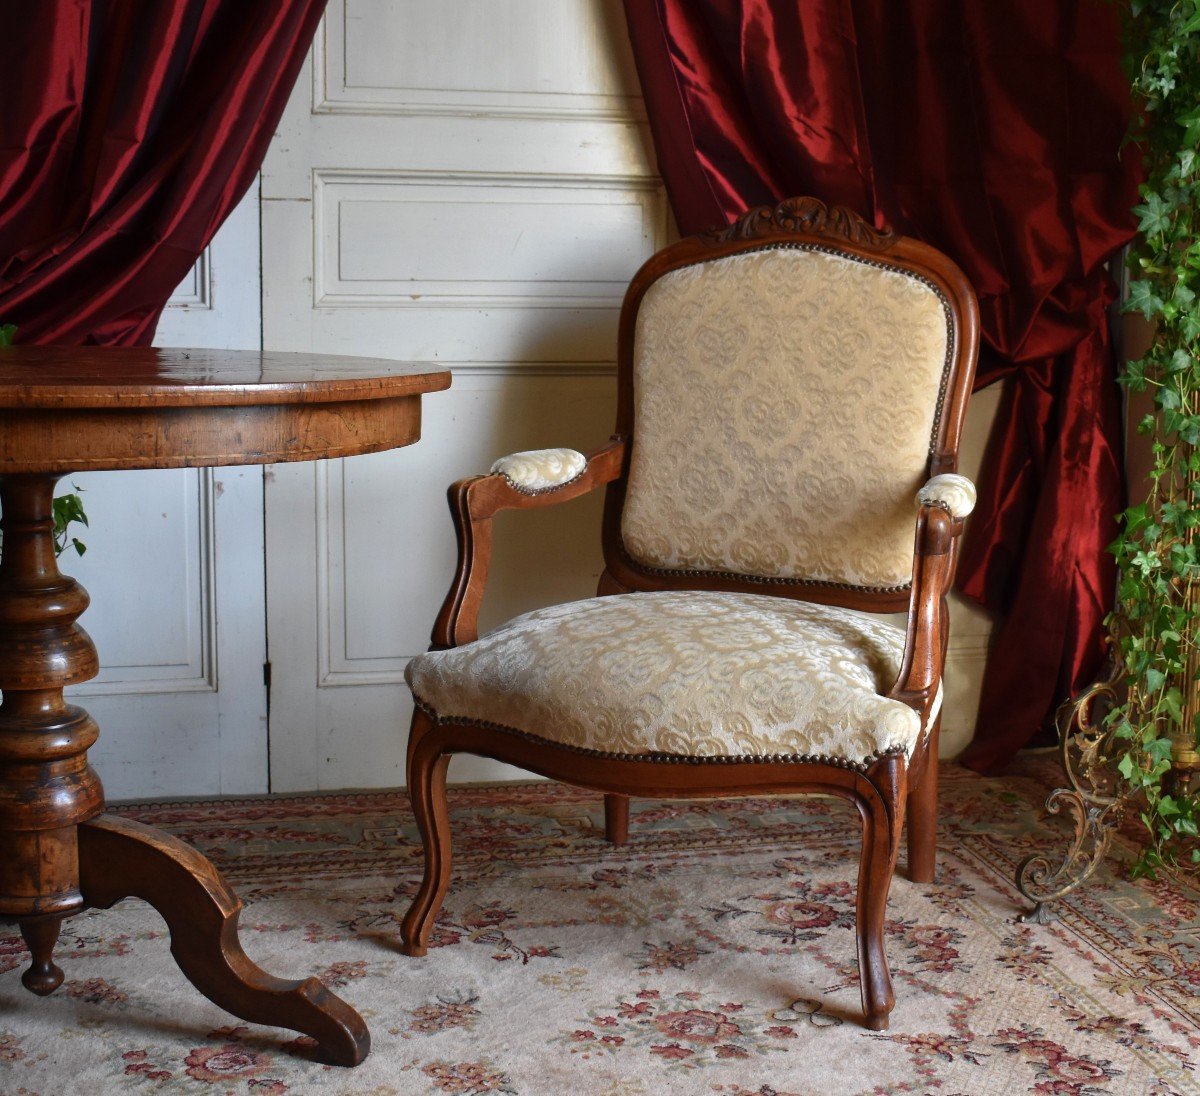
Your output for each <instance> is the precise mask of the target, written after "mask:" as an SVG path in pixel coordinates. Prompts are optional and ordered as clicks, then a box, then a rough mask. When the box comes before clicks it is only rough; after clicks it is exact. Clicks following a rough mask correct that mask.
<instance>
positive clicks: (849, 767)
mask: <svg viewBox="0 0 1200 1096" xmlns="http://www.w3.org/2000/svg"><path fill="white" fill-rule="evenodd" d="M772 247H802V248H807V249H814V250H821V251H826V252H830V253H832V254H835V255H842V256H849V257H851V258H855V259H858V260H861V261H864V262H867V263H870V264H872V265H875V266H880V267H883V268H885V269H891V270H895V271H898V272H901V273H907V274H910V275H912V276H915V277H917V278H919V279H920V280H922V281H923V282H925V283H926V284H927V285H929V286H930V287H931V288H932V289H933V290H934V291H935V292H936V293H937V294H938V296H939V297H940V298H941V300H942V302H943V304H944V306H945V309H946V315H947V333H948V338H949V352H948V355H947V365H946V371H945V374H944V377H943V383H942V388H941V391H940V393H939V406H938V408H937V415H936V419H935V423H936V426H935V430H934V432H933V439H932V445H931V449H930V456H929V469H928V472H929V475H931V476H932V475H938V474H941V473H944V472H953V471H955V470H956V467H957V459H958V446H959V439H960V437H961V434H962V425H963V420H964V418H965V415H966V409H967V400H968V397H969V394H970V391H971V384H972V381H973V377H974V368H975V360H976V356H977V353H978V339H979V335H978V332H979V321H978V308H977V305H976V301H975V295H974V293H973V291H972V289H971V287H970V285H969V283H968V282H967V280H966V277H965V276H964V275H963V273H962V272H961V271H960V270H959V269H958V267H957V266H955V265H954V263H952V262H951V261H950V260H949V259H948V258H946V257H945V256H944V255H942V254H941V253H940V252H938V251H935V250H934V249H933V248H931V247H928V246H927V245H925V244H922V243H920V242H918V241H916V240H912V239H908V238H906V237H901V236H897V235H895V234H894V233H891V232H886V231H880V230H877V229H875V228H873V227H871V226H870V225H868V224H867V223H866V222H864V221H863V220H862V219H861V218H859V217H858V216H857V215H856V214H854V213H851V212H850V211H848V210H845V209H841V208H839V207H834V208H832V209H831V208H827V207H826V206H825V205H824V204H823V203H821V202H819V201H817V200H816V199H813V198H796V199H792V200H790V201H787V202H784V203H782V204H781V205H779V206H777V207H775V208H771V207H767V206H764V207H761V208H759V209H755V210H751V211H750V212H749V213H747V214H745V215H744V216H743V217H741V218H740V219H739V220H737V221H736V222H734V223H733V224H732V225H730V226H729V227H728V228H726V229H723V230H720V231H717V232H713V233H709V234H707V235H704V236H698V237H690V238H688V239H684V240H681V241H679V242H678V243H675V244H673V245H671V246H669V247H667V248H665V249H664V250H662V251H660V252H658V253H657V254H656V255H654V256H653V257H652V258H651V259H650V260H648V261H647V262H646V264H645V265H644V266H643V267H642V268H641V270H639V271H638V273H637V274H636V275H635V277H634V279H633V281H632V282H631V284H630V286H629V289H628V292H627V293H626V296H625V301H624V305H623V307H622V312H621V321H620V330H619V337H618V338H619V341H618V398H617V425H616V431H615V433H614V435H613V437H612V439H611V440H610V441H609V443H608V444H607V445H605V446H603V447H601V448H600V449H598V450H596V451H594V452H593V453H591V454H590V455H589V456H588V460H587V465H586V467H585V468H584V470H583V472H582V473H581V474H580V475H578V476H577V477H575V478H574V479H573V480H571V481H569V482H568V483H566V484H563V485H561V486H558V487H555V488H551V489H548V490H544V491H533V492H530V491H523V490H520V489H518V488H517V487H515V486H514V485H513V484H512V483H510V482H509V481H508V480H507V479H506V478H505V477H504V476H503V475H497V474H493V475H487V476H476V477H472V478H470V479H466V480H461V481H459V482H458V483H455V484H454V485H453V486H452V487H451V488H450V491H449V501H450V509H451V514H452V517H453V520H454V524H455V530H456V533H457V536H458V567H457V570H456V573H455V577H454V580H453V581H452V583H451V587H450V591H449V593H448V594H447V596H446V600H445V602H444V603H443V606H442V609H441V611H440V613H439V614H438V618H437V621H436V623H435V625H434V629H433V637H432V639H433V642H432V644H431V649H432V650H444V649H447V648H450V647H456V646H460V645H461V644H463V643H469V642H472V641H473V640H475V639H476V638H477V636H478V616H479V607H480V604H481V602H482V599H483V593H484V588H485V585H486V582H487V575H488V569H489V564H490V558H491V539H492V517H493V516H494V515H495V514H496V513H498V512H500V511H501V510H509V509H533V508H538V507H541V506H547V505H554V504H557V503H559V502H565V501H567V500H569V499H572V498H577V497H578V496H580V495H582V494H585V493H587V492H588V491H591V490H594V489H595V488H597V487H599V486H601V485H606V486H607V493H606V499H605V508H604V519H603V528H602V544H603V549H604V559H605V571H604V573H603V575H602V576H601V579H600V586H599V593H600V594H602V595H609V594H619V593H625V592H632V591H640V590H673V589H674V590H727V591H741V592H747V593H756V594H772V595H776V596H781V597H788V598H797V599H802V600H805V601H812V602H819V603H823V604H835V605H840V606H844V607H847V608H850V609H858V610H866V611H871V612H894V611H898V610H902V609H905V608H907V610H908V626H907V633H906V642H905V651H904V660H903V665H902V668H901V671H900V674H899V676H898V678H897V681H896V683H895V685H894V686H893V688H892V689H891V691H890V692H889V694H888V695H889V696H891V697H893V698H895V699H897V700H900V701H902V702H904V703H906V704H908V705H910V706H911V707H913V708H914V709H915V710H916V711H917V712H918V714H919V715H920V717H921V720H922V726H923V727H924V728H925V730H924V732H923V733H922V735H921V738H920V740H919V742H918V744H917V746H916V748H915V750H914V751H913V754H912V756H911V757H909V758H906V757H905V756H904V754H903V753H898V752H893V753H888V754H885V755H883V756H881V757H879V758H878V759H876V760H874V761H872V762H871V763H870V764H864V765H856V764H854V763H851V762H847V761H845V760H843V759H840V758H831V757H803V758H793V757H773V758H760V757H692V756H679V757H664V756H661V755H655V756H654V758H653V759H648V758H646V757H642V756H637V755H616V754H607V753H601V752H598V751H589V750H582V749H579V748H575V747H570V746H565V745H561V744H558V743H554V742H550V741H548V740H545V739H541V738H536V737H534V736H532V735H529V734H525V733H523V732H521V731H519V730H517V729H515V728H509V727H502V726H499V725H496V724H489V723H483V722H465V721H455V720H444V719H438V718H437V717H436V715H435V713H432V712H428V711H425V710H423V709H422V707H421V706H420V705H418V707H417V709H416V711H415V713H414V716H413V723H412V729H411V734H410V739H409V750H408V787H409V792H410V795H411V797H412V801H413V809H414V813H415V815H416V821H417V825H418V828H419V830H420V832H421V837H422V842H423V845H424V851H425V873H424V877H423V879H422V882H421V885H420V888H419V889H418V892H417V894H416V896H415V898H414V900H413V904H412V907H411V908H410V910H409V912H408V914H407V916H406V917H405V919H404V921H403V924H402V928H401V935H402V940H403V949H404V951H405V952H406V954H409V955H423V954H425V952H426V949H427V946H428V937H429V933H430V930H431V929H432V926H433V922H434V918H435V917H436V914H437V911H438V909H439V908H440V906H441V903H442V899H443V897H444V896H445V892H446V889H447V887H448V885H449V879H450V838H449V818H448V814H447V808H446V793H445V784H446V767H447V765H448V763H449V760H450V757H451V756H452V755H453V754H455V753H472V754H478V755H481V756H484V757H490V758H494V759H496V760H498V761H503V762H507V763H509V764H512V765H516V766H518V767H520V768H524V769H527V770H530V771H533V772H536V773H540V774H541V775H543V776H548V777H550V778H552V779H555V780H560V781H563V782H565V783H570V784H575V785H578V786H583V787H588V788H592V789H594V790H596V791H599V792H602V793H603V794H604V799H605V816H606V834H607V836H608V838H609V840H611V841H614V842H623V841H625V840H626V839H627V834H628V809H629V798H630V797H631V796H637V797H650V798H664V797H701V796H727V795H743V794H768V795H769V794H790V793H795V792H798V791H807V792H814V793H824V794H828V795H834V796H838V797H840V798H842V799H845V800H847V801H849V802H850V803H852V804H853V805H854V806H855V807H856V808H857V810H858V812H859V814H860V816H861V819H862V827H863V829H862V855H861V859H860V864H859V877H858V895H857V902H856V912H857V944H858V956H859V970H860V982H861V989H862V1003H863V1011H864V1022H865V1024H866V1025H867V1026H868V1027H871V1028H874V1029H876V1030H880V1029H883V1028H886V1026H887V1020H888V1015H889V1013H890V1012H891V1009H892V1007H893V1004H894V1001H895V998H894V994H893V990H892V984H891V977H890V974H889V971H888V965H887V959H886V956H885V954H884V944H883V926H884V916H885V910H886V902H887V893H888V889H889V886H890V883H891V878H892V875H893V873H894V868H895V863H896V858H897V854H898V849H899V840H900V834H901V829H902V827H903V825H904V823H905V820H906V816H907V824H908V869H909V876H910V878H911V879H913V880H915V881H920V882H928V881H931V880H932V879H933V875H934V870H935V860H936V827H937V740H938V723H939V719H938V717H937V715H936V714H935V713H934V712H933V708H934V705H935V703H936V698H937V695H938V693H939V690H940V685H941V677H942V671H943V667H944V663H945V653H946V642H947V638H948V632H949V617H948V611H947V605H946V595H947V594H948V592H949V589H950V586H951V583H952V581H953V577H954V569H955V565H956V562H957V547H958V540H959V537H960V535H961V532H962V521H961V520H959V519H957V518H956V517H954V516H953V515H952V514H951V513H950V512H949V510H948V509H947V508H945V507H943V506H940V505H938V504H925V505H923V506H922V507H921V508H920V509H919V511H918V512H917V515H916V518H915V527H916V542H915V551H914V563H913V577H912V581H911V582H910V583H909V584H908V585H906V586H903V587H895V588H886V589H884V588H868V587H856V586H851V585H848V584H838V583H828V582H818V581H810V580H803V579H795V580H791V579H763V578H759V577H756V576H747V575H736V574H726V573H716V572H703V571H678V572H673V571H669V570H665V569H657V568H648V567H643V566H641V565H640V564H638V563H637V562H636V561H634V560H633V559H631V558H630V556H629V555H628V553H627V552H626V551H625V548H624V544H623V542H622V538H621V514H622V510H623V507H624V503H625V494H626V487H627V482H628V475H629V466H630V456H631V452H632V444H633V437H634V429H635V423H634V409H633V408H634V401H633V394H634V392H633V386H634V381H633V359H634V333H635V326H636V321H637V312H638V308H639V306H640V304H641V301H642V298H643V297H644V295H645V293H646V291H647V290H648V288H649V287H650V286H651V285H652V284H653V283H654V282H655V281H656V280H657V279H659V278H661V277H662V276H663V275H664V274H667V273H669V272H670V271H673V270H677V269H679V268H681V267H685V266H690V265H693V264H696V263H701V262H707V261H711V260H714V259H720V258H724V257H726V256H729V255H736V254H741V253H745V252H749V251H757V250H762V249H764V248H772Z"/></svg>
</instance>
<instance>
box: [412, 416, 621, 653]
mask: <svg viewBox="0 0 1200 1096" xmlns="http://www.w3.org/2000/svg"><path fill="white" fill-rule="evenodd" d="M625 451H626V444H625V438H623V437H620V436H617V437H614V438H612V440H611V441H609V443H608V444H607V445H605V446H602V447H601V448H600V449H597V450H595V451H593V452H592V453H589V454H588V455H587V456H586V457H584V456H583V454H580V453H575V456H574V457H569V456H562V457H547V456H546V454H571V453H574V450H534V451H532V452H530V453H516V454H513V455H512V456H510V457H502V458H501V459H500V460H498V461H497V462H496V463H495V464H494V465H492V468H493V471H492V472H491V473H490V474H489V475H486V476H472V477H470V478H469V479H464V480H459V481H458V482H457V483H454V484H452V485H451V487H450V489H449V491H448V492H447V497H448V499H449V502H450V516H451V518H452V519H453V521H454V532H455V534H456V536H457V538H458V567H457V569H456V571H455V574H454V579H453V581H452V582H451V583H450V590H449V592H448V593H447V594H446V599H445V601H444V602H442V608H441V611H440V612H439V613H438V615H437V620H436V621H435V622H434V625H433V636H432V640H433V642H432V644H431V647H430V650H435V651H443V650H446V649H447V648H450V647H458V646H461V645H462V644H464V643H470V642H472V641H473V640H475V639H477V638H478V637H479V607H480V605H481V604H482V603H483V593H484V589H485V587H486V586H487V579H488V569H489V567H490V565H491V558H492V518H493V517H494V516H495V515H496V514H498V513H499V512H500V511H501V510H535V509H538V508H539V507H542V506H553V505H555V504H557V503H560V502H568V501H569V500H571V499H574V498H578V497H579V496H580V495H585V494H587V493H588V492H589V491H592V490H594V489H595V488H597V487H600V486H602V485H603V484H606V483H610V482H612V481H613V480H615V479H617V478H618V477H619V476H620V475H621V472H622V470H623V468H624V465H625ZM576 458H578V459H576ZM580 462H582V466H581V464H580ZM576 469H578V470H576ZM567 473H569V475H568V474H567ZM556 477H561V478H560V479H559V482H557V483H555V482H553V481H554V479H555V478H556ZM531 484H539V485H538V486H530V485H531Z"/></svg>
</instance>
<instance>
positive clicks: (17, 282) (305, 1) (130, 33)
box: [0, 0, 326, 346]
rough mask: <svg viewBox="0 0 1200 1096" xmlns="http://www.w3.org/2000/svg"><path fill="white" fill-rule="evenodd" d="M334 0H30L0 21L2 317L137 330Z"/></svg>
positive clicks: (221, 214)
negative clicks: (0, 80)
mask: <svg viewBox="0 0 1200 1096" xmlns="http://www.w3.org/2000/svg"><path fill="white" fill-rule="evenodd" d="M325 2H326V0H276V2H274V3H270V4H264V3H253V2H247V0H157V2H156V3H153V4H135V3H132V2H131V0H32V2H29V3H26V4H23V5H16V4H12V5H9V8H10V9H11V10H9V11H8V12H7V17H6V20H5V24H4V34H3V36H0V71H2V72H4V74H5V90H6V94H5V101H4V108H3V110H2V111H0V323H13V324H16V325H17V326H18V333H17V339H18V341H19V342H33V343H57V344H67V345H71V344H98V345H111V346H131V345H139V344H141V345H144V344H148V343H149V342H150V340H151V339H152V338H153V336H154V328H155V326H156V324H157V322H158V317H159V314H160V313H161V311H162V308H163V306H164V304H165V303H166V301H167V298H168V297H169V296H170V295H171V293H172V291H173V290H174V289H175V286H176V285H178V283H179V282H180V281H181V280H182V278H183V277H184V275H185V274H186V273H187V272H188V270H189V269H190V268H191V266H192V264H193V263H194V262H195V261H196V258H197V256H199V254H200V253H201V252H202V251H203V250H204V248H205V247H206V246H207V244H208V242H209V240H211V239H212V237H213V235H214V234H215V233H216V231H217V229H218V228H219V227H220V225H221V222H222V221H223V220H224V219H225V217H226V216H227V215H228V214H229V212H230V211H231V210H232V209H233V207H234V206H235V205H236V204H237V203H238V201H239V200H240V198H241V197H242V195H243V194H245V192H246V190H247V189H248V188H249V186H250V184H251V183H252V182H253V180H254V176H255V174H256V173H257V172H258V169H259V167H260V165H261V163H262V159H263V157H264V156H265V155H266V151H267V144H268V143H269V141H270V139H271V137H272V135H273V134H274V131H275V126H276V124H277V123H278V121H279V117H280V115H281V114H282V112H283V108H284V106H285V104H286V103H287V99H288V96H289V94H290V93H291V90H292V86H293V84H294V83H295V80H296V76H297V74H298V72H299V70H300V66H301V64H302V63H303V61H304V56H305V54H306V53H307V51H308V47H309V45H310V43H311V42H312V37H313V33H314V32H315V30H316V27H317V23H318V21H319V20H320V17H321V13H322V11H323V10H324V7H325Z"/></svg>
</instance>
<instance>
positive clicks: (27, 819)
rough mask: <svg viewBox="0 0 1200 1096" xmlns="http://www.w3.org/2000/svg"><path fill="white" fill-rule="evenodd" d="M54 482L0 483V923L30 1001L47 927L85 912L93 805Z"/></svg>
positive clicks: (76, 594) (90, 737)
mask: <svg viewBox="0 0 1200 1096" xmlns="http://www.w3.org/2000/svg"><path fill="white" fill-rule="evenodd" d="M57 479H58V477H57V476H33V475H28V476H0V515H2V516H0V531H2V532H3V546H2V548H0V693H3V701H2V702H0V917H2V918H4V919H6V920H15V921H17V922H18V923H19V924H20V926H21V932H22V935H23V936H24V937H25V940H26V941H27V943H28V944H29V947H30V950H31V952H32V954H33V964H32V966H31V967H30V969H29V970H28V971H27V972H26V974H25V976H24V978H23V981H24V983H25V985H26V987H27V988H29V989H30V990H32V991H33V992H34V993H39V994H46V993H50V992H52V991H53V990H54V989H55V988H57V986H58V985H59V983H60V982H61V981H62V972H61V971H60V970H59V969H58V968H57V967H56V966H54V964H53V961H52V958H51V956H52V953H53V947H54V941H55V939H56V937H57V935H58V924H59V922H60V921H61V919H62V918H63V917H65V916H69V915H70V914H73V913H78V912H79V911H80V910H81V909H82V908H83V905H84V902H83V897H82V895H81V894H80V889H79V845H78V838H77V829H76V827H77V826H78V825H79V823H80V822H84V821H86V820H87V819H89V818H93V817H95V816H96V815H97V814H99V813H100V811H101V810H102V809H103V806H104V792H103V789H102V788H101V786H100V781H99V779H98V778H97V776H96V774H95V773H94V772H93V771H92V769H91V768H90V767H89V765H88V763H87V751H88V748H89V747H90V746H91V745H92V743H94V742H95V741H96V724H95V723H94V722H93V721H92V719H91V717H90V716H89V715H88V714H87V712H85V711H84V710H83V709H82V708H77V707H75V706H74V705H71V704H67V703H66V702H65V701H64V700H63V688H64V687H65V686H67V685H73V684H76V683H77V682H81V681H87V680H88V679H89V678H92V677H94V676H95V675H96V672H97V669H98V664H97V660H96V648H95V647H94V646H93V645H92V641H91V640H90V639H89V638H88V635H87V633H86V632H85V631H83V629H82V628H80V627H79V626H78V625H77V624H76V623H75V621H76V618H77V617H78V616H79V615H80V613H82V612H83V611H84V609H86V608H87V605H88V596H87V593H86V591H85V590H84V589H83V587H82V586H80V585H79V584H78V583H77V582H76V581H75V580H74V579H71V578H67V577H66V576H65V575H62V574H60V573H59V570H58V564H57V562H56V560H55V552H54V514H53V503H54V485H55V483H56V482H57Z"/></svg>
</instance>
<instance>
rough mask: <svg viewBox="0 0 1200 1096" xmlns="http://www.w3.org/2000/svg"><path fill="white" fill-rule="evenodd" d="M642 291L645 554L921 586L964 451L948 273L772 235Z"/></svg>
mask: <svg viewBox="0 0 1200 1096" xmlns="http://www.w3.org/2000/svg"><path fill="white" fill-rule="evenodd" d="M821 208H822V210H823V208H824V207H821ZM917 246H918V247H919V246H920V245H917ZM728 250H729V249H728V248H726V249H725V251H728ZM935 254H936V253H935ZM968 292H969V291H968ZM636 296H637V299H636V300H635V301H634V302H633V303H632V304H628V305H627V308H630V307H635V308H636V315H635V316H630V317H627V318H626V319H627V321H628V322H631V323H632V325H633V327H632V346H631V347H628V348H627V350H628V357H629V360H628V361H627V362H625V363H623V368H624V369H626V370H627V371H628V374H629V376H628V377H627V378H625V379H626V381H627V382H628V384H627V386H628V389H629V390H628V392H627V393H626V394H625V397H624V398H625V400H626V402H629V401H631V406H630V407H628V408H627V413H631V415H632V431H631V432H632V439H633V442H632V451H631V457H630V464H629V468H628V480H627V483H626V484H625V485H624V498H623V507H622V512H621V515H620V540H621V546H622V551H623V553H624V555H625V556H626V557H627V561H628V562H629V563H631V564H632V565H633V566H634V567H635V568H636V569H638V570H640V571H643V572H645V573H647V574H653V573H662V574H672V575H679V574H680V573H684V574H687V573H693V574H702V575H709V576H721V575H724V576H738V577H741V578H744V579H750V580H761V581H766V582H772V583H785V584H787V583H795V584H814V585H821V586H827V587H833V588H838V587H851V588H856V589H860V590H863V591H865V592H880V593H883V592H887V591H891V592H899V591H901V590H903V589H904V588H906V587H907V586H908V584H909V582H910V580H911V576H912V563H913V529H914V513H915V506H914V496H915V494H916V492H917V490H918V489H919V488H920V486H921V485H922V483H924V481H925V479H926V477H927V476H928V475H929V473H930V470H931V464H936V465H937V467H936V468H935V471H939V472H940V471H948V470H951V469H952V465H953V449H954V448H956V446H957V427H956V428H955V429H954V430H953V431H952V434H953V437H952V438H950V439H948V438H947V431H946V430H945V425H946V424H945V423H944V422H943V415H944V412H945V410H946V409H945V406H944V405H945V402H946V394H947V389H948V385H949V382H950V381H951V379H952V374H953V371H954V368H955V365H956V361H957V359H958V357H959V355H960V352H961V350H962V347H961V346H959V345H957V343H958V341H959V339H958V322H957V321H958V319H959V317H957V316H956V313H955V310H954V307H953V305H954V302H953V301H952V300H951V296H952V295H951V294H948V293H947V292H946V289H945V286H944V285H943V284H940V283H939V279H937V278H935V277H931V276H929V275H927V274H925V273H922V272H921V271H920V270H919V269H917V268H914V264H912V263H904V262H895V261H889V258H888V255H887V248H886V247H885V248H883V249H880V250H878V251H877V252H876V251H875V250H874V249H868V250H867V251H866V253H865V254H864V253H863V249H861V248H855V247H849V246H843V247H839V246H837V244H836V242H830V241H828V240H822V239H816V240H814V239H811V238H801V239H793V240H780V239H772V240H771V241H770V242H767V243H765V244H763V245H762V246H754V245H753V243H750V244H748V245H747V246H745V247H742V248H740V249H738V250H735V251H733V252H732V253H725V254H718V255H717V256H715V257H705V256H703V255H698V256H697V257H696V259H695V261H685V262H683V263H682V265H673V268H671V269H668V270H666V271H665V272H664V273H661V274H660V275H658V276H656V277H654V278H653V279H652V280H651V281H650V282H649V284H648V285H647V286H645V287H644V289H643V290H639V291H638V294H637V295H636ZM939 436H940V439H941V443H942V444H941V445H940V447H939ZM947 440H949V441H950V442H952V444H951V445H950V446H949V451H947V445H946V442H947ZM935 455H937V456H938V458H939V459H937V460H933V459H932V458H933V457H934V456H935Z"/></svg>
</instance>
